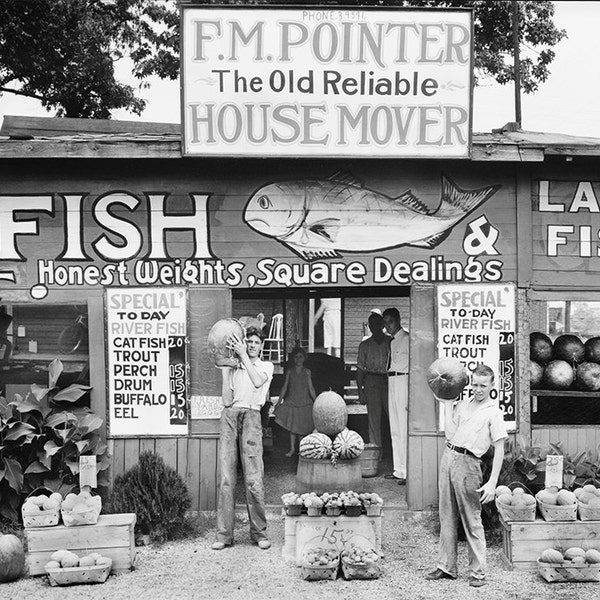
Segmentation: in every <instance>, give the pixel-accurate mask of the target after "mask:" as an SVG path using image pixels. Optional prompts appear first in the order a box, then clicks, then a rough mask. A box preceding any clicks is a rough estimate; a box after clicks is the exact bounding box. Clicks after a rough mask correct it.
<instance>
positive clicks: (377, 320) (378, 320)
mask: <svg viewBox="0 0 600 600" xmlns="http://www.w3.org/2000/svg"><path fill="white" fill-rule="evenodd" d="M368 321H369V329H373V327H376V326H377V325H381V328H382V329H383V317H382V316H381V315H378V314H377V313H374V312H372V313H371V314H370V315H369V318H368Z"/></svg>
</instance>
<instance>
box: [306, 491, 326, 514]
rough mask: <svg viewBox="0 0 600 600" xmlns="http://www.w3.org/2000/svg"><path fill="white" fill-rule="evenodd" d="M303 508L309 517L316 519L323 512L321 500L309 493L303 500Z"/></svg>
mask: <svg viewBox="0 0 600 600" xmlns="http://www.w3.org/2000/svg"><path fill="white" fill-rule="evenodd" d="M304 506H306V512H307V513H308V516H309V517H318V516H320V515H321V513H322V512H323V500H321V498H320V497H319V496H317V494H315V493H314V492H311V493H310V494H308V495H307V497H306V498H305V499H304Z"/></svg>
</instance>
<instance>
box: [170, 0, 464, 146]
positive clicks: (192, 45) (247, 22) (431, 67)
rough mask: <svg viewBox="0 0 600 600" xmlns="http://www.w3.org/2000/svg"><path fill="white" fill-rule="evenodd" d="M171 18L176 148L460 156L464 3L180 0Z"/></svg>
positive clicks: (462, 132) (462, 110)
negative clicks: (177, 35)
mask: <svg viewBox="0 0 600 600" xmlns="http://www.w3.org/2000/svg"><path fill="white" fill-rule="evenodd" d="M181 19H182V26H181V31H182V52H181V57H182V58H181V60H182V64H181V73H182V79H181V81H182V92H181V102H182V123H183V133H184V136H183V154H184V155H186V156H245V157H248V156H259V157H269V156H274V157H282V156H294V157H298V156H306V157H315V156H319V157H420V158H468V157H469V156H470V146H471V119H472V88H473V86H472V66H473V26H472V11H471V10H470V9H451V10H448V9H445V10H438V9H420V10H415V9H381V8H363V7H361V8H359V9H355V8H352V9H351V8H343V7H336V8H330V7H322V8H316V7H313V8H309V7H303V8H297V7H287V8H286V7H283V8H282V7H272V8H263V7H245V6H242V7H230V6H227V7H225V6H194V5H188V6H182V11H181Z"/></svg>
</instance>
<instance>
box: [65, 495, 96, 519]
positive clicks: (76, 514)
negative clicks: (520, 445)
mask: <svg viewBox="0 0 600 600" xmlns="http://www.w3.org/2000/svg"><path fill="white" fill-rule="evenodd" d="M92 498H93V505H88V506H87V507H85V509H83V508H81V509H78V508H77V507H76V509H75V510H69V509H66V508H64V506H63V507H62V508H61V511H60V512H61V514H62V519H63V523H64V524H65V525H66V526H67V527H75V526H77V525H95V524H96V523H97V522H98V517H99V516H100V511H101V510H102V499H101V498H100V496H92Z"/></svg>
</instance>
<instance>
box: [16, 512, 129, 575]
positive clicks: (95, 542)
mask: <svg viewBox="0 0 600 600" xmlns="http://www.w3.org/2000/svg"><path fill="white" fill-rule="evenodd" d="M135 521H136V516H135V513H121V514H116V515H100V516H99V517H98V522H97V523H96V524H95V525H79V526H75V527H66V526H65V525H56V526H55V527H31V528H28V529H25V538H26V539H27V547H28V553H27V560H28V563H29V574H30V575H45V574H46V571H45V570H44V566H45V565H46V563H47V562H48V561H49V560H50V556H51V555H52V553H53V552H56V550H62V549H65V550H71V551H72V552H75V553H76V554H78V555H79V556H84V555H86V554H90V553H91V552H99V553H100V554H102V555H103V556H107V557H108V558H112V561H113V562H112V569H111V573H123V572H125V571H129V570H131V569H132V568H133V567H134V564H135V537H134V531H133V530H134V527H135Z"/></svg>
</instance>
